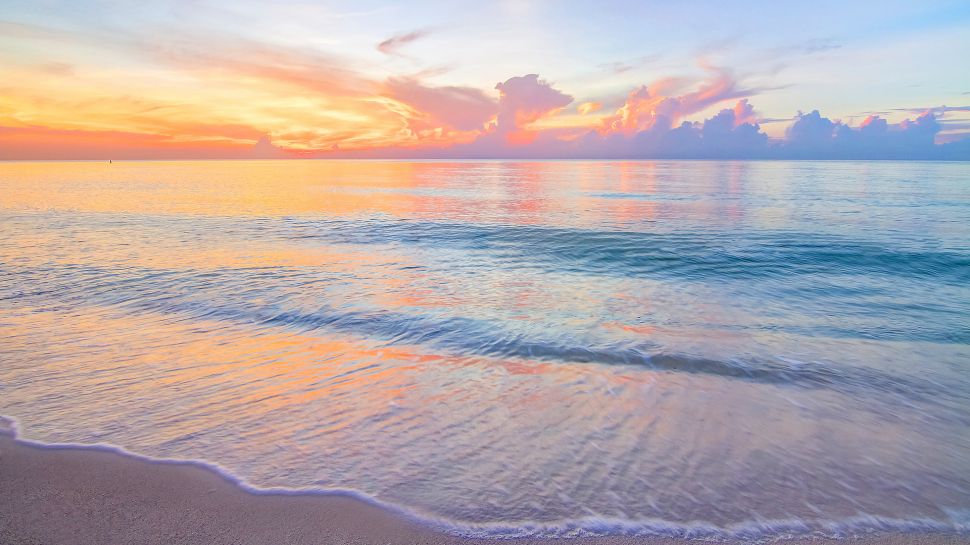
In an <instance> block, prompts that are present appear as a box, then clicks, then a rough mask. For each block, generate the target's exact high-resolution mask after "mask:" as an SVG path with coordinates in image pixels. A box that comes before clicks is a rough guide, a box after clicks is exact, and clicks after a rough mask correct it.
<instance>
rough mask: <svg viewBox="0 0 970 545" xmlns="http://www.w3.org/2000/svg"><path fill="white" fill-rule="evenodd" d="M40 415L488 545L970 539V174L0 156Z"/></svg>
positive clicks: (87, 436) (953, 167)
mask: <svg viewBox="0 0 970 545" xmlns="http://www.w3.org/2000/svg"><path fill="white" fill-rule="evenodd" d="M0 233H2V235H3V236H2V237H0V414H2V415H6V416H7V417H10V418H14V419H16V420H17V421H18V423H19V428H20V430H19V433H20V435H21V436H22V437H24V438H26V439H30V440H34V441H40V442H45V443H80V444H90V445H111V446H113V447H115V448H120V449H124V450H126V451H128V452H131V453H136V454H139V455H143V456H149V457H153V458H174V459H181V460H198V461H200V462H204V463H207V464H212V465H215V466H217V467H218V468H219V469H220V470H221V471H224V472H226V473H227V474H228V475H231V476H233V478H236V479H239V480H240V481H242V482H243V483H245V484H246V485H247V486H250V487H252V488H254V489H269V488H272V489H299V490H314V491H318V492H319V493H322V494H323V493H331V492H335V493H351V494H355V495H359V496H360V497H362V498H364V499H366V500H368V501H373V502H377V503H380V504H383V505H386V506H388V508H391V509H396V510H400V511H403V512H405V513H407V514H409V515H410V516H414V517H416V518H419V519H422V520H424V521H427V522H429V523H431V524H435V525H438V526H441V527H443V528H446V529H448V530H449V531H453V532H457V533H462V534H469V535H494V536H509V535H584V534H601V533H602V534H610V533H622V534H638V533H639V534H670V535H693V536H699V537H713V538H718V537H738V536H743V537H764V538H772V537H777V536H785V535H792V534H813V533H816V534H828V535H852V534H860V533H867V532H873V531H899V530H903V531H906V530H927V529H929V530H939V531H956V532H968V531H970V287H968V286H970V164H958V163H916V162H907V163H892V162H689V161H688V162H676V161H672V162H628V163H626V162H537V163H511V162H474V163H454V162H341V161H333V162H327V161H258V162H219V161H205V162H127V163H126V162H122V163H114V164H105V163H86V162H76V163H0Z"/></svg>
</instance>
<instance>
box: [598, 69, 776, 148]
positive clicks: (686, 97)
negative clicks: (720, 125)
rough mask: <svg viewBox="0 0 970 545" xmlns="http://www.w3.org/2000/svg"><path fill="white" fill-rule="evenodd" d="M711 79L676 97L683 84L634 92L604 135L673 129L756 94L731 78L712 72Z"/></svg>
mask: <svg viewBox="0 0 970 545" xmlns="http://www.w3.org/2000/svg"><path fill="white" fill-rule="evenodd" d="M711 72H712V77H711V78H710V79H708V80H707V81H704V82H702V83H701V84H700V86H699V87H698V88H697V89H695V90H694V91H691V92H688V93H685V94H682V95H679V96H673V95H670V94H668V93H670V92H671V91H672V90H673V89H675V88H676V87H678V86H679V85H680V84H681V83H682V80H679V79H673V78H667V79H664V80H659V81H657V82H654V83H653V84H651V85H649V86H646V85H644V86H642V87H639V88H637V89H635V90H633V91H632V92H630V94H629V96H628V97H627V99H626V102H625V103H624V104H623V106H621V107H620V108H619V110H617V112H616V113H615V114H614V115H612V116H610V117H607V118H606V119H605V120H604V126H603V129H602V132H603V133H604V134H606V133H622V134H626V135H628V136H629V135H633V134H636V133H638V132H642V131H645V130H650V129H653V128H654V127H655V126H659V127H661V128H670V127H672V126H673V125H674V124H676V123H677V122H678V121H680V120H681V119H683V118H684V117H686V116H688V115H691V114H694V113H697V112H700V111H701V110H704V109H706V108H708V107H710V106H713V105H715V104H717V103H719V102H724V101H726V100H731V99H736V98H742V97H748V96H752V95H754V94H757V92H758V90H757V89H744V88H741V87H739V86H738V84H737V82H736V81H735V79H734V78H733V77H732V75H731V74H730V73H729V72H728V71H726V70H722V69H711Z"/></svg>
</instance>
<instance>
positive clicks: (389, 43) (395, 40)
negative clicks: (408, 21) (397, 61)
mask: <svg viewBox="0 0 970 545" xmlns="http://www.w3.org/2000/svg"><path fill="white" fill-rule="evenodd" d="M429 33H430V31H428V30H415V31H413V32H408V33H406V34H396V35H394V36H391V37H390V38H388V39H386V40H384V41H383V42H381V43H379V44H377V50H378V51H380V52H381V53H383V54H385V55H399V54H400V53H399V52H398V50H399V49H400V48H402V47H404V46H405V45H407V44H409V43H411V42H414V41H417V40H419V39H421V38H423V37H425V36H427V35H428V34H429Z"/></svg>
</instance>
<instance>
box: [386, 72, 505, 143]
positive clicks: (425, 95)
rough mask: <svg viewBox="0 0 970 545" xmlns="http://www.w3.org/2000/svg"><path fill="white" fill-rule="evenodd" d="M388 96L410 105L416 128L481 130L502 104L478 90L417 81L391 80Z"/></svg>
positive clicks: (388, 85) (408, 79)
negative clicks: (431, 85)
mask: <svg viewBox="0 0 970 545" xmlns="http://www.w3.org/2000/svg"><path fill="white" fill-rule="evenodd" d="M385 95H386V96H388V97H390V98H393V99H394V100H397V101H400V102H402V103H404V104H407V105H408V106H409V107H410V108H411V110H412V112H411V116H410V117H409V119H410V121H411V122H412V124H413V125H414V128H436V127H444V128H451V129H457V130H461V131H470V130H475V129H481V128H483V126H484V125H485V123H486V122H487V121H489V120H490V119H491V118H493V117H495V115H496V114H497V113H498V102H497V101H496V100H495V99H493V98H492V97H489V96H488V95H486V94H485V93H484V92H482V91H481V90H479V89H476V88H474V87H456V86H444V87H429V86H426V85H423V84H422V83H421V82H419V81H418V80H416V79H413V78H391V79H389V80H388V81H387V82H386V83H385Z"/></svg>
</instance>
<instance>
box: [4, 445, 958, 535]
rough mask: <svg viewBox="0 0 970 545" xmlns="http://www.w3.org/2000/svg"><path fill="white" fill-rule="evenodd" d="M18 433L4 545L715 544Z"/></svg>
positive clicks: (10, 457) (9, 457) (7, 487)
mask: <svg viewBox="0 0 970 545" xmlns="http://www.w3.org/2000/svg"><path fill="white" fill-rule="evenodd" d="M11 432H14V433H15V429H14V430H11ZM11 432H6V431H4V432H2V433H0V543H3V544H4V545H59V544H84V545H98V544H115V543H119V544H120V543H133V544H134V543H138V544H155V543H157V544H185V545H194V544H199V545H202V544H207V545H208V544H212V545H216V544H233V545H250V544H251V545H257V544H258V545H263V544H266V545H269V544H272V545H284V544H337V543H355V544H360V545H369V544H375V545H389V544H398V543H400V544H414V545H420V544H426V545H465V544H468V545H473V544H477V545H484V544H494V543H496V542H502V543H510V544H516V545H519V544H553V543H560V542H566V543H571V544H575V545H587V544H599V545H633V544H650V545H676V544H681V545H682V544H684V543H687V542H694V543H702V542H703V543H709V542H710V540H704V539H690V538H685V537H665V536H621V535H616V536H599V537H566V538H551V537H521V538H466V537H460V536H457V535H453V534H451V533H446V532H444V531H441V530H438V529H435V528H432V527H429V526H427V525H424V524H422V523H420V522H417V521H415V520H412V519H410V518H409V517H407V516H406V515H405V514H403V513H397V512H394V511H393V510H389V509H386V508H383V507H381V506H378V505H374V504H371V503H369V502H367V501H364V500H362V499H359V498H357V497H353V496H351V495H350V494H341V493H340V492H335V493H334V494H332V495H330V494H320V493H314V492H300V491H286V490H256V491H253V490H247V488H245V487H244V486H243V485H242V484H241V483H239V482H238V481H235V480H234V479H232V478H231V477H230V476H228V475H226V474H224V473H222V472H220V471H219V470H218V469H217V468H215V467H211V466H207V465H204V464H202V463H199V462H192V461H175V460H172V461H167V460H152V459H150V458H147V457H143V456H140V455H132V454H129V453H127V452H125V451H122V450H120V449H113V448H111V447H108V446H84V445H45V444H43V443H34V442H31V441H25V440H20V439H17V438H16V437H15V435H14V433H11ZM771 540H772V539H770V538H769V539H767V541H771ZM775 541H780V542H783V543H786V544H792V545H805V544H808V543H813V544H819V543H839V542H844V541H851V542H852V543H853V544H857V545H956V544H967V545H970V536H967V535H963V534H953V533H935V532H906V533H885V534H870V535H866V536H863V537H851V538H829V537H796V538H776V539H775ZM721 542H727V543H741V542H745V541H744V540H740V539H732V540H723V541H721Z"/></svg>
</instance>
